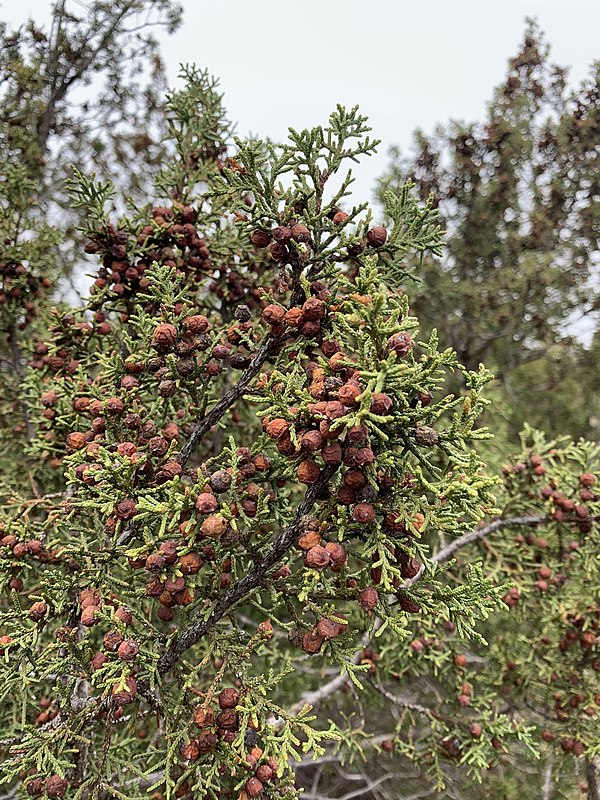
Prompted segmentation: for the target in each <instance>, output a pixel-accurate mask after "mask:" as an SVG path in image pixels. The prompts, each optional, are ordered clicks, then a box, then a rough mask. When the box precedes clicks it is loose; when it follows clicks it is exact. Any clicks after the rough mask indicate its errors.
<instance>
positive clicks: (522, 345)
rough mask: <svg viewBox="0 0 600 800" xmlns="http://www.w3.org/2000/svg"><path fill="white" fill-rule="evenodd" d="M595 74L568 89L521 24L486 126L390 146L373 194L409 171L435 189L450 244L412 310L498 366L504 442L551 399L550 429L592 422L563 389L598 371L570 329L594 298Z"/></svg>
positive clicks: (573, 429) (469, 361)
mask: <svg viewBox="0 0 600 800" xmlns="http://www.w3.org/2000/svg"><path fill="white" fill-rule="evenodd" d="M598 81H599V68H598V66H594V67H593V68H592V70H591V72H590V76H589V78H588V79H587V80H586V81H584V83H583V84H582V86H581V87H580V88H579V89H578V90H577V91H571V90H570V89H569V88H568V85H567V82H566V70H565V69H564V68H561V67H557V66H555V65H553V64H551V62H550V60H549V48H548V45H547V44H546V42H545V41H544V38H543V36H542V34H541V33H540V31H539V29H538V28H537V26H536V25H535V24H534V23H529V25H528V28H527V31H526V33H525V37H524V41H523V45H522V47H521V49H520V51H519V53H518V54H517V55H516V56H515V57H514V58H513V59H511V61H510V63H509V70H508V74H507V77H506V80H505V81H504V83H503V84H502V85H501V86H499V87H498V88H497V89H496V91H495V92H494V96H493V99H492V101H491V102H490V103H489V106H488V111H487V115H486V118H485V120H483V121H481V122H475V123H469V124H467V123H464V122H458V121H452V122H450V123H449V124H448V125H447V126H445V127H441V126H440V127H439V128H438V129H437V130H436V131H435V133H434V134H433V135H431V136H428V135H426V134H425V133H423V132H421V131H419V132H417V134H416V135H415V150H416V152H415V154H414V155H413V156H410V157H408V158H404V159H401V158H400V156H399V154H398V152H397V151H396V152H395V155H394V160H393V162H392V164H391V165H390V168H389V170H388V172H387V174H386V175H385V176H383V178H382V179H381V181H380V186H379V189H380V192H384V191H385V190H388V189H390V188H391V189H393V188H394V187H397V186H401V185H403V184H404V182H405V181H406V180H407V179H411V180H413V181H414V182H415V184H416V188H417V191H418V192H419V194H420V196H421V197H422V198H426V197H428V196H429V194H430V193H433V197H434V201H435V203H436V206H437V207H438V208H439V211H440V213H441V216H442V219H443V221H444V224H445V227H446V228H447V231H448V236H447V239H446V244H447V249H446V254H445V257H444V259H443V260H442V261H439V260H437V259H432V258H427V259H425V260H424V262H423V264H422V265H421V267H420V269H419V274H420V276H421V277H422V279H423V281H422V284H421V286H420V287H419V286H417V287H415V289H414V290H413V291H412V294H413V295H414V297H413V304H414V308H415V310H416V312H417V313H418V315H419V317H420V319H421V320H422V323H423V324H424V325H426V326H428V328H429V327H437V328H438V330H439V331H440V332H441V333H442V334H443V337H444V339H445V340H447V341H448V342H450V343H451V344H452V346H453V347H454V348H455V350H456V351H457V353H458V354H459V357H460V359H461V362H462V363H463V364H465V365H466V366H467V367H468V368H469V369H473V368H476V366H477V364H478V363H479V362H480V361H484V362H485V363H486V365H488V366H489V367H490V368H491V369H493V370H494V371H495V373H496V376H497V378H498V380H499V381H500V382H501V384H502V387H503V389H504V391H503V392H501V394H500V398H501V400H502V402H504V403H506V404H507V405H509V406H510V408H511V410H512V411H514V417H515V418H514V420H513V424H512V425H511V432H512V435H513V436H514V435H516V433H517V431H518V430H520V426H521V425H522V414H521V411H523V412H524V414H525V416H526V418H527V419H528V420H529V422H531V423H534V424H539V425H542V426H547V424H548V422H549V420H548V416H547V411H548V407H549V406H550V405H552V406H553V408H554V419H553V420H551V423H554V424H553V430H555V431H565V430H567V431H568V432H570V433H572V434H574V435H579V434H581V435H586V434H589V431H590V429H591V427H592V418H594V417H595V418H597V416H598V407H597V399H596V396H595V394H586V395H585V396H584V395H583V394H582V393H581V392H572V391H570V387H571V386H572V381H573V380H575V381H579V380H581V378H578V377H574V375H575V373H576V372H577V370H580V371H581V372H583V371H584V370H585V372H589V371H590V370H594V368H595V364H594V362H593V361H592V363H590V359H589V358H588V357H587V356H586V353H585V351H584V349H583V348H582V347H581V345H580V344H579V343H578V342H577V341H576V339H574V338H573V337H576V336H577V333H578V331H580V330H581V321H582V320H585V319H586V318H587V320H588V325H587V326H586V327H587V328H589V322H590V321H595V319H596V311H597V304H598V300H597V296H598V280H597V269H596V267H597V254H598V243H599V236H600V231H599V228H598V218H599V213H598V212H599V207H598V203H599V202H600V201H599V197H600V169H599V167H598V154H597V148H596V144H597V141H598V135H599V126H600V114H599V111H600V106H599V85H598ZM433 287H435V289H434V288H433ZM594 324H595V322H594ZM586 365H587V369H585V367H586ZM584 380H585V378H584ZM559 386H564V389H565V391H564V395H563V397H564V399H563V400H559V401H558V403H557V404H556V403H555V399H556V395H557V389H558V387H559ZM549 398H551V400H549ZM561 404H562V405H564V406H565V408H566V410H568V413H567V414H561V415H560V418H558V416H557V413H556V412H557V409H558V406H560V405H561ZM594 435H595V434H594Z"/></svg>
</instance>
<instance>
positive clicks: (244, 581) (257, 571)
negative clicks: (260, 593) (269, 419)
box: [158, 465, 338, 675]
mask: <svg viewBox="0 0 600 800" xmlns="http://www.w3.org/2000/svg"><path fill="white" fill-rule="evenodd" d="M337 468H338V466H337V465H335V466H329V467H325V468H324V469H323V470H322V471H321V475H320V476H319V479H318V480H317V481H316V483H314V484H312V486H310V487H309V488H308V489H307V491H306V494H305V495H304V498H303V499H302V501H301V502H300V503H299V505H298V508H297V509H296V513H295V515H294V519H293V520H292V522H291V523H290V524H289V525H288V526H287V528H285V530H283V531H282V532H281V534H280V535H279V537H278V538H277V540H276V542H275V544H274V545H273V547H272V548H271V550H270V552H269V553H267V555H266V556H265V557H264V558H263V559H262V560H261V561H259V562H258V563H257V564H256V565H255V566H254V567H253V568H252V569H251V570H250V571H249V572H248V573H247V574H246V575H244V577H243V578H240V580H239V581H238V582H237V583H235V584H234V585H233V586H231V587H230V588H229V589H228V590H227V591H226V592H224V593H223V594H222V595H221V596H220V597H219V599H218V600H217V601H216V603H215V605H214V608H213V610H212V612H211V613H210V615H209V616H208V618H207V619H205V620H197V621H196V622H194V623H193V624H192V625H190V626H189V628H187V629H186V630H185V631H184V632H183V633H182V634H181V635H180V636H179V637H177V638H176V639H175V640H174V641H173V642H172V643H171V645H170V646H169V647H168V649H167V650H166V651H165V653H164V654H163V655H162V657H161V658H160V660H159V662H158V673H159V675H165V674H166V673H168V672H169V671H170V670H171V669H172V668H173V667H174V666H175V664H176V663H177V661H178V660H179V658H180V657H181V656H182V655H183V653H185V651H186V650H189V648H190V647H193V646H194V645H195V644H196V643H197V642H199V641H200V639H202V638H203V637H204V636H206V634H207V633H209V632H210V631H211V630H212V628H214V626H215V625H216V624H217V622H218V621H219V620H220V619H221V618H222V617H224V616H225V615H226V614H227V612H228V611H229V610H230V609H231V608H232V607H233V606H234V605H235V604H236V603H238V602H239V601H240V600H242V599H243V598H244V597H246V596H247V595H248V594H250V592H252V591H253V590H254V589H256V588H257V587H258V586H259V585H260V584H261V583H262V581H263V580H264V578H265V577H266V576H267V574H268V573H269V572H270V571H271V570H272V569H273V567H275V566H276V565H277V564H278V563H279V562H280V561H281V560H282V558H283V557H284V555H285V554H286V553H287V551H288V550H289V548H290V547H291V546H292V544H293V542H294V541H295V540H296V539H297V537H298V536H299V534H300V523H301V520H302V517H304V516H305V515H306V514H308V513H309V512H310V511H311V509H312V508H313V506H314V505H315V503H316V502H317V500H318V499H319V496H320V494H321V492H322V491H323V489H324V488H325V487H326V486H327V483H328V481H329V479H330V478H331V477H332V475H333V474H334V473H335V471H336V470H337Z"/></svg>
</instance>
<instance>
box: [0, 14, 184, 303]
mask: <svg viewBox="0 0 600 800" xmlns="http://www.w3.org/2000/svg"><path fill="white" fill-rule="evenodd" d="M181 12H182V8H181V5H180V4H179V3H177V2H174V1H173V0H115V2H111V3H106V2H100V0H92V2H90V3H88V4H86V5H80V4H77V3H74V2H70V1H69V0H57V2H55V3H53V4H52V6H51V8H50V22H49V25H48V27H47V28H46V27H44V26H42V25H39V24H38V23H37V22H35V21H33V20H29V21H28V22H27V23H24V24H23V25H20V26H19V27H18V28H17V29H16V30H12V29H10V28H9V27H8V26H7V25H6V23H0V164H1V165H2V166H1V168H0V192H1V193H2V194H0V199H3V200H4V202H2V203H1V204H2V206H3V209H4V213H5V214H8V212H9V209H8V205H12V210H13V212H15V213H16V214H18V215H19V224H20V229H21V232H22V233H23V231H24V228H23V226H24V221H25V218H27V219H32V218H34V217H35V219H36V223H38V222H40V221H44V222H46V223H56V222H58V221H60V225H61V228H62V230H63V231H65V230H68V231H69V236H70V238H71V242H72V243H71V244H69V243H67V242H66V241H65V238H64V237H63V240H62V247H61V259H60V262H61V263H60V266H59V269H58V274H59V275H61V276H64V277H66V278H68V279H70V280H71V285H72V287H73V288H75V289H77V288H78V285H80V284H81V281H80V280H79V281H78V280H77V276H76V275H75V274H74V270H75V267H76V265H77V266H79V267H80V266H81V261H80V260H79V262H78V261H77V256H76V253H75V252H74V246H73V244H74V236H75V234H76V223H77V216H76V215H75V214H74V213H73V209H71V208H70V207H69V205H68V203H67V200H66V198H67V195H66V192H65V180H66V179H67V178H69V177H70V175H71V165H72V164H76V165H78V166H79V168H80V169H88V170H92V169H93V170H94V171H95V172H96V173H97V174H98V175H100V176H104V177H105V178H117V179H118V181H119V184H120V186H122V187H123V192H124V193H125V194H127V193H129V194H133V195H136V193H138V196H140V195H139V193H140V192H141V193H142V195H144V193H145V192H146V190H147V188H148V185H149V183H150V184H151V180H152V178H151V173H153V172H156V170H157V169H158V168H159V167H158V165H159V164H160V162H161V158H162V156H163V147H162V138H163V136H164V134H165V130H166V127H165V117H164V111H163V103H164V95H165V91H166V84H165V72H164V66H163V63H162V61H161V58H160V50H159V46H158V42H157V40H156V39H155V37H154V35H153V34H154V31H155V30H161V29H162V30H165V31H168V32H169V33H172V32H174V31H175V30H176V29H177V27H178V26H179V24H180V22H181ZM149 173H150V174H149ZM15 181H18V182H20V183H21V185H22V189H21V198H20V201H19V203H15V198H14V197H12V198H11V201H10V202H9V201H8V200H7V198H6V196H5V191H6V187H7V186H9V185H11V186H12V185H13V184H14V182H15ZM148 181H149V182H148ZM13 223H14V220H13ZM5 224H9V223H5ZM9 227H10V224H9ZM9 235H10V232H9ZM3 238H6V236H5V237H3ZM5 244H6V243H5ZM57 262H58V259H57ZM57 266H58V263H57ZM76 272H80V269H78V270H76ZM45 277H46V278H51V277H52V276H51V275H50V274H47V275H46V276H45Z"/></svg>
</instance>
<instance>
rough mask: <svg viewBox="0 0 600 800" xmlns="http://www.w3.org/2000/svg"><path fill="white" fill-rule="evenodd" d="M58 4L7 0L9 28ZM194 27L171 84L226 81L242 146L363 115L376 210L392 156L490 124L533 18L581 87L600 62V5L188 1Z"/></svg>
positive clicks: (0, 14)
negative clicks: (426, 137)
mask: <svg viewBox="0 0 600 800" xmlns="http://www.w3.org/2000/svg"><path fill="white" fill-rule="evenodd" d="M49 5H50V3H49V0H19V2H17V0H4V2H2V0H0V19H4V20H7V21H9V22H10V23H12V24H17V23H19V22H21V21H23V20H24V19H25V18H26V17H27V16H28V15H31V16H33V17H34V19H36V20H37V21H43V20H44V19H46V18H47V16H48V9H49ZM184 6H185V13H184V23H183V25H182V27H181V29H180V30H179V31H178V32H177V33H176V34H175V35H174V36H173V37H170V38H169V37H167V36H166V35H163V34H160V32H159V35H160V39H161V44H162V48H163V54H164V57H165V60H166V63H167V67H168V71H169V76H170V78H171V82H172V83H173V84H174V85H175V84H176V76H177V72H178V65H179V64H180V63H182V62H195V63H196V64H197V65H198V66H202V67H207V68H208V69H209V70H210V71H211V72H212V73H213V74H214V75H216V76H218V77H219V78H220V80H221V89H222V90H223V91H224V93H225V102H226V106H227V108H228V110H229V115H230V118H231V119H232V120H234V121H235V122H236V123H237V133H238V135H241V136H245V135H248V134H254V135H258V136H270V137H271V138H272V139H276V140H277V139H281V138H282V137H285V136H286V134H287V128H288V126H290V125H291V126H293V127H296V128H302V127H310V126H312V125H315V124H319V123H325V122H326V121H327V118H328V115H329V113H330V111H331V110H332V109H333V108H335V105H336V103H342V104H344V105H348V106H352V105H359V106H360V109H361V111H362V112H363V113H365V114H366V115H367V116H368V117H369V119H370V121H371V124H372V127H373V135H374V136H375V137H376V138H378V139H381V140H382V144H381V145H380V147H379V152H378V154H377V155H376V156H374V157H372V158H370V159H365V160H363V161H362V162H361V164H360V165H357V166H356V168H355V175H356V178H357V181H356V183H355V186H354V189H355V195H354V198H353V199H355V201H356V202H359V201H363V200H370V199H372V189H373V186H374V182H375V178H376V177H377V176H378V175H380V174H381V172H382V171H383V170H384V168H385V165H386V162H387V150H388V148H389V146H390V145H392V144H394V143H396V144H399V145H400V146H401V147H402V148H403V149H406V148H408V146H409V144H410V137H411V132H412V131H413V130H414V129H415V128H417V127H421V128H423V129H424V130H426V131H429V130H431V129H432V128H433V126H434V125H435V124H436V123H437V122H444V121H446V120H448V119H449V118H451V117H454V118H457V119H464V120H472V119H478V118H480V117H481V115H482V113H483V112H484V109H485V103H486V101H487V100H488V99H489V97H490V96H491V91H492V88H493V87H494V86H495V85H496V84H497V83H499V82H500V81H501V80H502V78H503V75H504V72H505V69H506V62H507V60H508V58H509V57H511V56H512V55H514V53H515V52H516V48H517V47H518V45H519V43H520V41H521V39H522V34H523V28H524V19H525V17H526V16H535V17H537V18H538V20H539V22H540V23H541V26H542V28H543V30H544V31H545V32H546V35H547V37H548V40H549V41H550V43H551V45H552V57H553V59H554V60H555V61H556V62H557V63H559V64H563V65H569V66H571V67H572V69H571V73H570V74H571V78H572V80H573V81H574V82H577V81H579V80H580V79H581V78H583V77H584V76H585V74H586V73H587V69H588V66H589V65H590V64H591V62H592V61H593V60H594V59H597V58H600V43H599V41H598V33H599V32H600V2H599V1H598V0H502V1H501V2H497V0H494V2H489V0H487V1H486V0H429V2H422V1H421V2H419V1H418V0H417V1H416V2H415V1H414V0H413V2H402V0H395V1H394V0H370V1H369V2H365V0H344V2H340V0H336V2H332V0H296V1H295V2H294V1H293V0H288V1H287V2H285V0H279V1H278V0H255V2H248V0H245V1H244V0H228V2H225V3H223V2H219V0H211V2H199V1H198V0H184Z"/></svg>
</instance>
